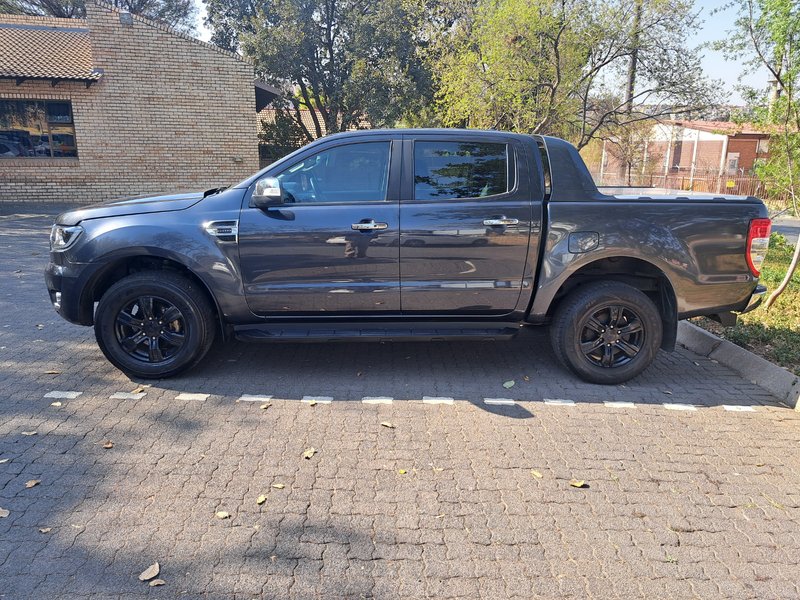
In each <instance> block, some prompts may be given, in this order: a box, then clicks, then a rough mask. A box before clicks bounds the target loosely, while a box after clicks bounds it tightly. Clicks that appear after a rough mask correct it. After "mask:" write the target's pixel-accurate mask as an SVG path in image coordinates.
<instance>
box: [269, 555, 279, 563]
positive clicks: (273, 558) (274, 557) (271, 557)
mask: <svg viewBox="0 0 800 600" xmlns="http://www.w3.org/2000/svg"><path fill="white" fill-rule="evenodd" d="M276 558H278V557H277V556H275V555H273V556H270V557H269V559H270V560H271V561H272V562H275V559H276Z"/></svg>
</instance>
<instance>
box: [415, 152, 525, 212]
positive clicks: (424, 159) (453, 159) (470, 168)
mask: <svg viewBox="0 0 800 600" xmlns="http://www.w3.org/2000/svg"><path fill="white" fill-rule="evenodd" d="M509 179H510V178H509V160H508V147H507V146H506V144H496V143H479V142H415V143H414V198H415V199H417V200H428V199H433V198H436V199H448V198H450V199H454V198H480V197H483V196H494V195H496V194H504V193H506V192H507V191H508V189H509Z"/></svg>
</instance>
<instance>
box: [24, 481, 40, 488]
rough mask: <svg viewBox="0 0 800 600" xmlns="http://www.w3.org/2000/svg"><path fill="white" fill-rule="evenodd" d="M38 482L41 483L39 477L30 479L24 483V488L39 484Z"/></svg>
mask: <svg viewBox="0 0 800 600" xmlns="http://www.w3.org/2000/svg"><path fill="white" fill-rule="evenodd" d="M40 483H42V480H41V479H31V480H30V481H28V482H26V483H25V487H26V488H32V487H34V486H36V485H39V484H40Z"/></svg>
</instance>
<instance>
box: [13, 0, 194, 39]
mask: <svg viewBox="0 0 800 600" xmlns="http://www.w3.org/2000/svg"><path fill="white" fill-rule="evenodd" d="M104 1H105V2H107V3H108V4H111V5H113V6H116V7H117V8H121V9H123V10H127V11H128V12H131V13H133V14H135V15H140V16H142V17H146V18H148V19H152V20H154V21H157V22H158V23H161V24H163V25H166V26H167V27H172V28H174V29H177V30H178V31H183V32H185V33H192V32H194V29H195V19H196V18H197V7H196V6H195V4H194V2H193V0H104ZM0 13H11V14H20V15H30V16H49V17H58V18H61V19H73V18H84V17H86V0H0Z"/></svg>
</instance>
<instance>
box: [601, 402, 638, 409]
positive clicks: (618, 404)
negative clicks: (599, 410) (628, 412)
mask: <svg viewBox="0 0 800 600" xmlns="http://www.w3.org/2000/svg"><path fill="white" fill-rule="evenodd" d="M603 404H605V405H606V408H636V405H635V404H634V403H633V402H610V401H605V402H603Z"/></svg>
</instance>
